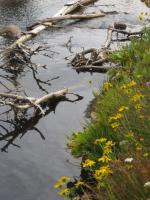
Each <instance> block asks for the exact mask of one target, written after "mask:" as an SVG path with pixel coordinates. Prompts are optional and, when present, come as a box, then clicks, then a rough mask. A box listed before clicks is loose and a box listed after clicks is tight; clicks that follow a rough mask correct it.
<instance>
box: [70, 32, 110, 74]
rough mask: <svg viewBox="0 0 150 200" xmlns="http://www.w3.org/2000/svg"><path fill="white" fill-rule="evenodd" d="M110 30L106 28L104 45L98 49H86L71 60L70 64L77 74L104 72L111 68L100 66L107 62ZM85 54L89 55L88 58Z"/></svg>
mask: <svg viewBox="0 0 150 200" xmlns="http://www.w3.org/2000/svg"><path fill="white" fill-rule="evenodd" d="M112 32H113V31H112V29H111V28H108V30H107V38H106V41H105V44H104V45H103V47H102V48H100V49H95V48H91V49H87V50H84V51H82V52H81V53H78V54H76V56H75V57H74V58H73V59H72V61H71V64H72V66H73V68H74V69H76V71H77V72H80V71H90V72H106V71H107V70H108V69H110V68H112V67H111V66H110V67H109V66H107V67H105V66H101V65H102V64H103V63H105V62H107V60H108V59H107V54H108V52H109V46H110V44H111V40H112ZM87 54H90V58H89V57H88V58H87V57H86V55H87Z"/></svg>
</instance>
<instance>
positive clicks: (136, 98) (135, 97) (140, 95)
mask: <svg viewBox="0 0 150 200" xmlns="http://www.w3.org/2000/svg"><path fill="white" fill-rule="evenodd" d="M142 98H144V95H143V94H141V93H138V94H135V95H134V96H133V97H132V98H131V102H137V101H138V100H140V99H142Z"/></svg>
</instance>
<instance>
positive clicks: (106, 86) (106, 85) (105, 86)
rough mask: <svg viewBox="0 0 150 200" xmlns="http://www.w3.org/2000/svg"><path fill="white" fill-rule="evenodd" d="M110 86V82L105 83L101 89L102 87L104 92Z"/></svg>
mask: <svg viewBox="0 0 150 200" xmlns="http://www.w3.org/2000/svg"><path fill="white" fill-rule="evenodd" d="M112 86H113V85H112V84H111V83H110V82H108V81H106V82H105V83H104V85H103V87H104V89H106V90H108V89H109V88H112Z"/></svg>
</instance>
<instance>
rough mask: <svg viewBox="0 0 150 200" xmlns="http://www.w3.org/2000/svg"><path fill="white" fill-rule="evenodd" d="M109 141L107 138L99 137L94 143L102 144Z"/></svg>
mask: <svg viewBox="0 0 150 200" xmlns="http://www.w3.org/2000/svg"><path fill="white" fill-rule="evenodd" d="M106 141H107V138H104V137H102V138H99V139H96V140H95V142H94V144H102V143H105V142H106Z"/></svg>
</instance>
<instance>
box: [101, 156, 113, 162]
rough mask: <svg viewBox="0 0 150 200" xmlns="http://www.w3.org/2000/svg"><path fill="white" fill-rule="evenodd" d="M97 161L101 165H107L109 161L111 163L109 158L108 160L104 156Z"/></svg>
mask: <svg viewBox="0 0 150 200" xmlns="http://www.w3.org/2000/svg"><path fill="white" fill-rule="evenodd" d="M98 161H99V162H102V163H108V162H109V161H111V158H109V157H108V156H106V155H103V156H102V157H101V158H99V159H98Z"/></svg>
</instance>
